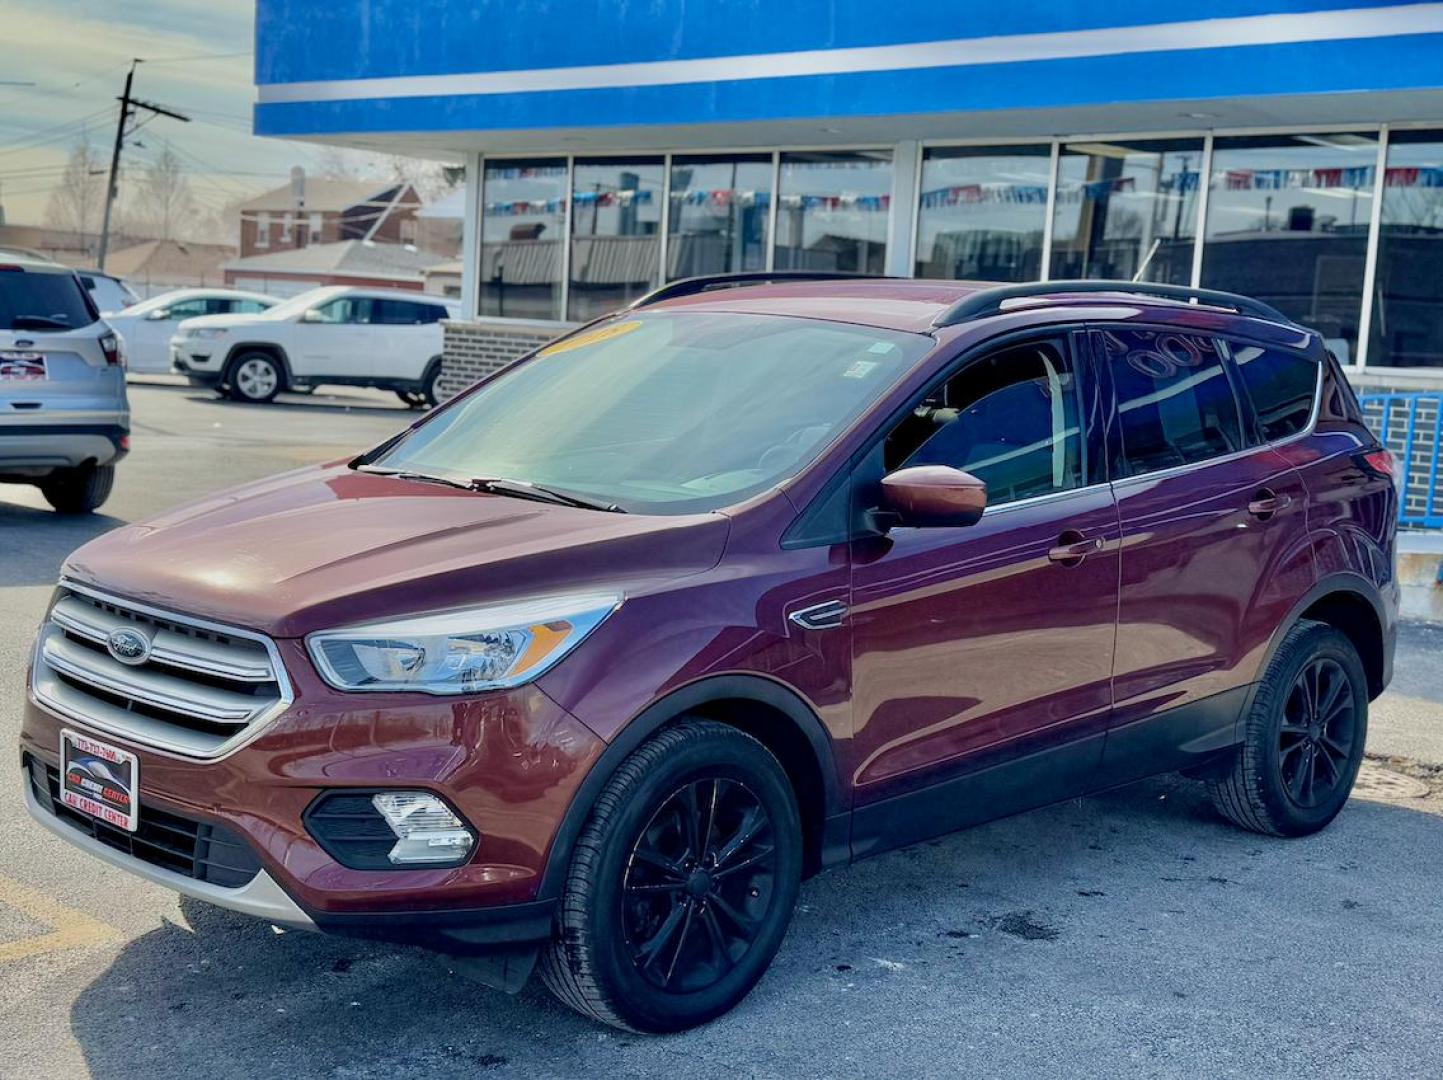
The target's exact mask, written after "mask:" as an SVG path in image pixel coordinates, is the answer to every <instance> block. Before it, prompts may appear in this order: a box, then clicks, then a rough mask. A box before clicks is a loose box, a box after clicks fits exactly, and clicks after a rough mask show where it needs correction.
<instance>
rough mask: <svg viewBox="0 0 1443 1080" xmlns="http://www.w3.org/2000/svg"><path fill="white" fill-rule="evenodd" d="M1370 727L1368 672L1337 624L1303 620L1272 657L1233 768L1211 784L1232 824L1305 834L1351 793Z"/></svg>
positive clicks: (1324, 821)
mask: <svg viewBox="0 0 1443 1080" xmlns="http://www.w3.org/2000/svg"><path fill="white" fill-rule="evenodd" d="M1367 735H1368V680H1367V676H1366V675H1365V674H1364V672H1363V664H1362V661H1361V660H1359V659H1358V651H1357V650H1356V649H1355V648H1354V647H1353V643H1352V642H1351V641H1350V640H1348V637H1347V636H1346V635H1345V634H1343V633H1342V631H1340V630H1337V629H1335V628H1334V627H1331V626H1328V625H1327V624H1326V623H1319V622H1312V621H1304V622H1300V623H1298V625H1297V626H1295V627H1293V628H1292V629H1291V630H1290V631H1289V632H1288V635H1287V637H1285V638H1284V639H1283V642H1282V644H1281V645H1280V646H1279V647H1278V651H1277V653H1276V655H1274V657H1273V660H1272V662H1271V663H1270V664H1269V665H1268V670H1267V672H1266V673H1265V674H1264V676H1263V679H1262V682H1261V683H1260V684H1259V686H1258V690H1257V694H1256V696H1255V697H1254V699H1253V707H1252V710H1251V712H1250V713H1249V714H1248V717H1247V729H1246V733H1245V737H1244V741H1243V744H1242V746H1240V747H1239V748H1238V750H1237V756H1236V758H1235V759H1234V761H1233V765H1232V768H1231V770H1230V771H1229V772H1228V773H1227V775H1226V776H1224V777H1223V778H1221V779H1219V780H1214V781H1212V782H1211V784H1210V785H1209V792H1210V794H1211V795H1212V800H1213V805H1214V806H1216V807H1217V809H1218V812H1219V813H1221V814H1222V815H1223V817H1225V818H1227V819H1228V820H1229V821H1231V822H1232V823H1233V824H1235V825H1238V826H1241V827H1242V828H1244V829H1248V830H1251V831H1252V832H1260V833H1267V834H1269V835H1272V836H1306V835H1308V834H1309V833H1315V832H1317V831H1318V830H1319V829H1322V828H1323V827H1324V826H1326V825H1327V824H1328V823H1329V822H1330V821H1332V820H1333V818H1335V817H1337V816H1338V812H1339V811H1340V810H1342V809H1343V804H1344V803H1346V802H1347V801H1348V796H1349V794H1350V793H1351V792H1352V790H1353V781H1354V780H1356V779H1357V777H1358V769H1359V767H1360V766H1361V765H1362V763H1363V743H1364V741H1365V740H1366V738H1367Z"/></svg>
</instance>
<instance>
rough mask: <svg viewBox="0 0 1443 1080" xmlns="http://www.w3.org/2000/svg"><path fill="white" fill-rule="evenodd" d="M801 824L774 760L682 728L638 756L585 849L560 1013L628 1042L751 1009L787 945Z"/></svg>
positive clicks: (558, 954)
mask: <svg viewBox="0 0 1443 1080" xmlns="http://www.w3.org/2000/svg"><path fill="white" fill-rule="evenodd" d="M801 868H802V839H801V821H800V817H799V814H798V810H797V802H796V796H795V794H794V793H793V791H792V787H791V784H790V783H789V782H788V780H787V775H786V773H785V772H784V771H783V769H782V767H781V765H780V764H779V763H778V762H777V759H776V758H775V757H773V756H772V754H771V753H770V752H769V751H768V750H767V749H766V747H764V746H762V744H761V743H759V742H757V741H756V740H755V739H753V738H752V737H751V736H749V735H746V734H744V733H743V732H740V731H738V730H736V729H735V728H731V727H728V726H726V725H724V724H719V723H715V722H712V721H707V720H687V721H683V722H682V723H679V724H676V725H675V726H672V727H669V728H666V729H665V730H663V731H662V732H660V733H659V734H657V735H655V736H653V737H652V738H651V739H650V740H649V741H647V742H646V743H644V744H643V745H642V746H641V747H640V748H638V749H637V750H636V751H635V752H634V753H633V754H632V755H631V757H629V758H628V759H627V760H626V761H625V762H624V763H623V764H622V765H621V767H620V768H619V769H618V770H617V772H616V775H615V776H613V777H612V779H611V781H610V782H609V783H608V784H607V786H606V789H605V790H604V791H603V792H602V794H601V796H600V798H599V799H598V800H597V803H596V807H595V809H594V810H593V812H592V816H591V819H590V820H589V821H588V822H587V825H586V827H585V829H584V830H583V831H582V834H581V836H580V837H579V838H578V840H577V842H576V848H575V852H574V854H573V856H572V860H571V867H570V870H569V873H568V875H567V881H566V886H565V891H564V893H563V895H562V901H561V911H560V915H559V926H558V930H557V934H556V937H555V939H554V940H553V942H552V944H551V945H550V947H549V948H548V949H547V951H546V953H545V955H544V956H543V958H542V964H541V975H542V979H543V980H544V981H545V983H546V985H547V987H548V988H549V989H550V990H551V992H552V993H553V994H555V995H556V996H557V997H558V998H559V999H560V1000H561V1001H562V1002H563V1003H564V1004H566V1005H569V1006H571V1007H572V1008H573V1009H576V1010H577V1011H578V1012H580V1013H582V1014H583V1015H586V1016H590V1017H592V1018H593V1019H596V1020H600V1021H602V1022H603V1023H607V1024H611V1025H613V1026H615V1027H620V1028H625V1029H629V1030H632V1031H646V1032H667V1031H680V1030H682V1029H684V1028H689V1027H694V1026H695V1025H697V1024H703V1023H706V1022H707V1021H708V1020H711V1019H714V1018H715V1017H717V1016H720V1015H721V1014H722V1013H724V1012H726V1011H727V1010H729V1009H731V1008H732V1007H733V1006H734V1005H736V1004H737V1003H738V1002H739V1001H741V1000H742V998H744V997H745V996H746V995H747V993H748V992H749V991H750V990H751V988H752V987H753V986H754V985H756V983H757V981H758V980H759V979H760V978H761V977H762V974H763V973H764V972H765V971H766V969H767V966H768V965H769V964H770V963H771V961H772V957H773V956H775V955H776V952H777V949H778V948H779V947H780V946H781V943H782V938H783V936H784V935H785V934H786V931H787V926H788V924H789V923H790V922H791V918H792V909H793V908H794V907H795V905H796V900H797V890H798V888H799V886H800V881H801Z"/></svg>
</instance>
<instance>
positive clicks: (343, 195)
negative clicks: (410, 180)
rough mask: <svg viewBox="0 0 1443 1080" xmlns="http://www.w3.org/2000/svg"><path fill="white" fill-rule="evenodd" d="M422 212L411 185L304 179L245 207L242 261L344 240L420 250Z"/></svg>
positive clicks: (417, 196)
mask: <svg viewBox="0 0 1443 1080" xmlns="http://www.w3.org/2000/svg"><path fill="white" fill-rule="evenodd" d="M420 207H421V197H420V195H418V194H417V193H416V189H415V188H414V187H412V186H411V185H410V184H406V183H399V184H398V183H394V182H390V181H385V180H311V179H305V178H301V179H300V181H299V183H298V184H287V185H286V186H285V187H279V188H276V189H275V190H274V191H268V192H266V193H265V194H264V195H258V196H256V197H255V198H254V199H251V200H250V201H249V202H245V203H242V204H241V206H240V254H241V258H249V257H250V256H252V255H265V254H268V253H271V252H276V251H288V250H292V249H295V248H303V247H309V246H311V245H312V244H334V243H338V242H340V241H342V240H373V241H375V242H377V243H382V244H414V243H415V242H416V211H417V210H419V209H420Z"/></svg>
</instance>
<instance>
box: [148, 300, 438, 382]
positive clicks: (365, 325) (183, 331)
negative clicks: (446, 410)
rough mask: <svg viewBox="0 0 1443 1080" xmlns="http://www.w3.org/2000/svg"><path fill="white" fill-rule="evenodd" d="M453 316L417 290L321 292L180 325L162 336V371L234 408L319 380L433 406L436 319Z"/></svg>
mask: <svg viewBox="0 0 1443 1080" xmlns="http://www.w3.org/2000/svg"><path fill="white" fill-rule="evenodd" d="M453 314H454V312H453V310H452V308H451V305H449V304H448V303H447V302H446V301H445V300H444V299H442V298H441V297H439V296H430V295H428V294H425V293H418V292H403V291H400V290H387V289H361V288H352V287H346V286H331V287H327V288H322V289H312V290H311V291H310V292H305V293H301V294H300V295H299V296H294V297H292V298H291V299H289V300H287V301H285V302H283V303H280V304H277V305H276V306H275V307H273V308H271V309H270V310H269V311H267V312H264V313H262V314H260V315H205V316H202V317H200V318H198V319H187V320H185V321H184V322H183V323H181V324H180V327H179V329H178V330H177V331H176V335H175V337H173V338H171V339H170V357H171V363H172V366H173V367H174V368H175V370H176V371H178V372H180V373H181V374H182V375H185V376H187V377H188V378H189V379H190V381H191V382H192V383H194V384H196V385H200V386H211V387H215V388H216V390H217V391H219V392H220V393H222V394H228V395H229V396H230V397H232V398H234V399H235V400H236V401H247V402H257V403H258V402H265V401H270V400H271V399H272V398H274V397H275V396H276V395H277V394H278V393H280V392H281V391H282V390H305V389H309V388H311V387H314V386H317V385H320V384H322V383H335V384H339V385H343V386H374V387H380V388H381V389H384V390H394V391H395V392H396V394H397V396H399V397H400V398H401V400H402V401H404V402H406V404H408V405H413V406H421V405H434V404H435V403H436V380H437V379H438V378H439V377H440V375H441V320H442V319H447V318H451V317H452V316H453Z"/></svg>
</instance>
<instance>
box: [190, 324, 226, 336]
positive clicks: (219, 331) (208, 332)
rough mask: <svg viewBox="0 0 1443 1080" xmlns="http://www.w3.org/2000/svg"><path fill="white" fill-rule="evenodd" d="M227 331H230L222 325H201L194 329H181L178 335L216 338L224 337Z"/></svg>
mask: <svg viewBox="0 0 1443 1080" xmlns="http://www.w3.org/2000/svg"><path fill="white" fill-rule="evenodd" d="M228 333H230V331H228V330H226V329H225V328H224V327H220V326H202V327H200V328H199V329H196V330H183V331H181V335H180V336H181V337H192V338H218V337H225V336H226V334H228Z"/></svg>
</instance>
